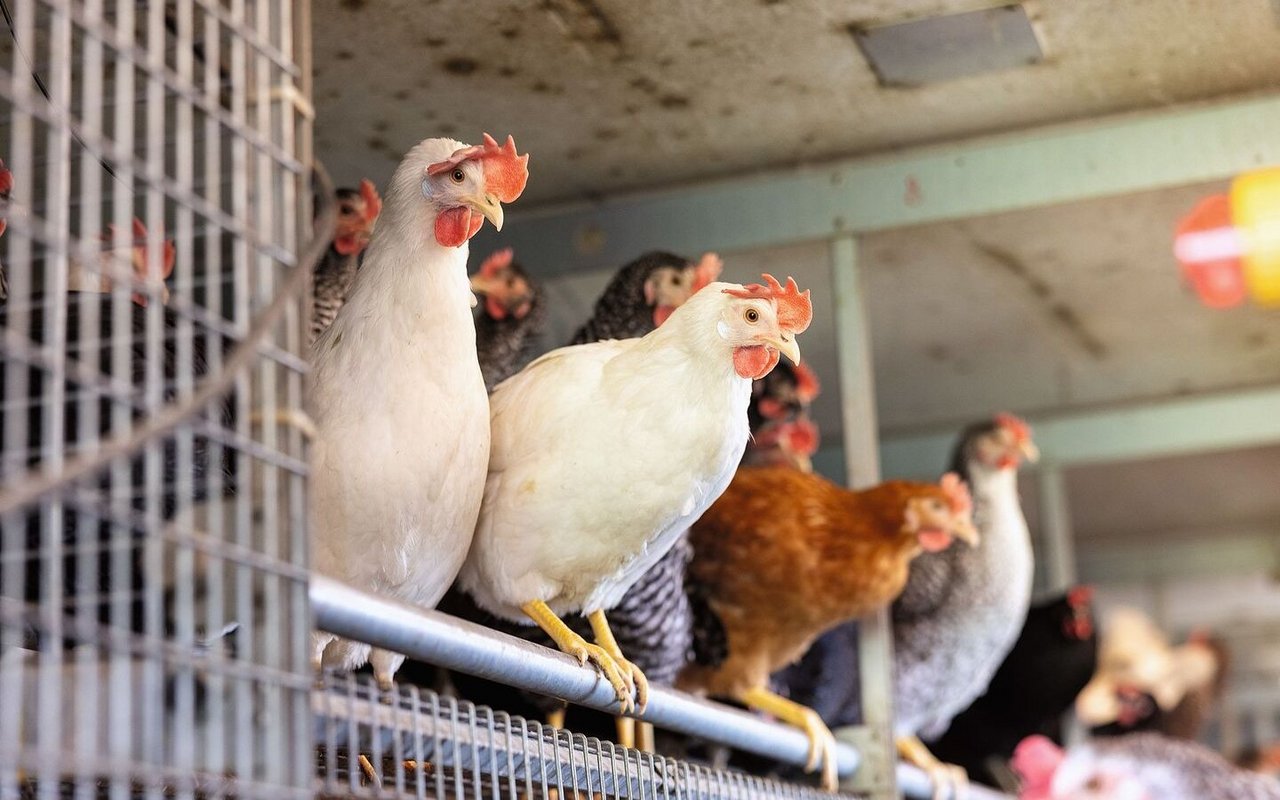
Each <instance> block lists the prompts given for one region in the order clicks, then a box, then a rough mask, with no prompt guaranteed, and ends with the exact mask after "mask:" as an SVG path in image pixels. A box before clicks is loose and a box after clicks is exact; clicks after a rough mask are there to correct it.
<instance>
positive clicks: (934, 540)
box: [916, 528, 951, 553]
mask: <svg viewBox="0 0 1280 800" xmlns="http://www.w3.org/2000/svg"><path fill="white" fill-rule="evenodd" d="M916 538H918V539H919V540H920V546H921V547H923V548H924V551H925V552H926V553H941V552H942V551H943V550H946V549H947V548H948V547H950V546H951V534H949V533H947V532H946V531H943V530H938V529H937V528H925V529H924V530H922V531H920V532H919V533H918V534H916Z"/></svg>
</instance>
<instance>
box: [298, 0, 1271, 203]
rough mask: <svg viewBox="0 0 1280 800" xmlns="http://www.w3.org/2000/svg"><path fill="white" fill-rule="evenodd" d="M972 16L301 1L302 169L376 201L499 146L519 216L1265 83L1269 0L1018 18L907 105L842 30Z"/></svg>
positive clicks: (957, 7) (1057, 6)
mask: <svg viewBox="0 0 1280 800" xmlns="http://www.w3.org/2000/svg"><path fill="white" fill-rule="evenodd" d="M993 5H998V3H995V2H991V1H990V0H838V1H836V0H754V1H751V2H748V0H700V1H699V2H696V3H658V2H634V0H541V2H539V3H528V2H515V1H514V0H492V1H491V2H485V3H457V2H440V1H439V0H429V1H426V2H424V0H382V1H381V2H370V0H317V1H316V2H315V3H314V20H315V26H314V27H315V54H316V57H315V65H316V71H315V74H316V82H315V97H316V106H317V111H318V118H317V124H316V136H317V144H318V152H319V155H320V157H321V158H322V159H323V160H324V161H325V162H326V163H327V165H328V166H329V168H330V170H331V171H332V172H333V174H334V175H335V176H336V177H337V178H338V179H339V180H340V181H342V182H344V183H351V184H353V185H354V183H355V181H356V180H357V179H358V178H360V177H362V176H368V177H371V178H373V179H374V180H375V181H377V182H379V183H381V182H383V181H385V179H386V178H387V177H388V176H389V175H390V173H391V170H392V169H393V167H394V165H395V163H396V162H397V161H398V160H399V158H400V156H401V155H402V154H403V153H404V151H406V150H407V149H408V148H409V147H410V146H411V145H413V144H414V143H416V142H417V141H419V140H420V139H422V138H425V137H428V136H433V135H451V136H454V137H456V138H462V139H465V140H472V141H474V140H476V139H478V138H479V134H480V131H482V130H488V131H491V132H493V133H495V134H499V135H500V134H505V133H507V132H511V133H514V134H515V136H516V139H517V141H518V142H519V143H520V145H521V147H522V148H527V149H528V151H529V152H530V153H531V154H532V161H531V171H532V179H531V180H530V183H529V188H528V191H527V192H526V196H525V199H524V203H526V204H537V203H542V202H546V201H551V200H566V199H574V198H584V197H592V196H598V195H601V194H607V193H613V192H617V191H622V190H629V189H635V188H639V187H647V186H657V185H670V184H672V183H678V182H684V181H691V180H696V179H699V178H706V177H710V176H718V175H726V174H741V173H743V172H747V171H753V170H758V169H762V168H767V167H773V166H779V165H786V164H794V163H797V162H805V161H817V160H823V159H829V158H832V157H836V156H842V155H851V154H858V153H866V152H870V151H879V150H886V149H890V148H895V147H901V146H905V145H912V144H919V143H923V142H930V141H941V140H951V139H956V138H960V137H965V136H970V135H975V134H980V133H986V132H994V131H1003V130H1010V129H1017V128H1024V127H1027V126H1031V125H1036V124H1042V123H1048V122H1057V121H1064V120H1071V119H1080V118H1087V117H1091V116H1097V115H1101V114H1107V113H1113V112H1119V111H1127V110H1132V109H1139V108H1148V107H1155V106H1163V105H1168V104H1174V103H1182V102H1188V101H1195V100H1200V99H1205V98H1210V97H1216V96H1221V95H1224V94H1231V93H1239V92H1249V91H1256V90H1265V89H1272V88H1276V87H1277V86H1280V26H1277V18H1276V12H1275V9H1274V6H1273V4H1272V3H1271V2H1270V1H1269V0H1237V1H1235V2H1232V3H1230V4H1229V5H1230V13H1224V10H1225V9H1224V4H1223V3H1221V2H1219V0H1125V2H1115V0H1071V2H1062V1H1059V2H1040V1H1038V0H1032V1H1031V2H1027V3H1025V6H1026V9H1027V12H1028V14H1029V16H1030V18H1031V20H1032V22H1033V25H1034V26H1035V29H1036V31H1037V33H1038V35H1039V38H1040V42H1041V46H1042V48H1043V50H1044V52H1045V60H1044V61H1043V62H1042V63H1038V64H1035V65H1030V66H1026V67H1022V68H1016V69H1009V70H1003V71H999V72H990V73H986V74H981V75H974V76H970V77H966V78H960V79H956V80H952V81H946V82H942V83H936V84H929V85H925V86H920V87H915V88H885V87H882V86H881V85H879V83H878V82H877V79H876V77H875V74H874V73H873V71H872V70H871V69H870V67H869V66H868V64H867V63H866V61H865V59H864V58H863V56H862V53H861V52H860V51H859V49H858V48H857V46H856V44H855V42H854V39H853V37H852V36H851V34H850V26H851V25H858V26H870V25H877V24H880V23H885V22H893V21H899V20H903V19H907V18H913V17H919V16H928V15H935V14H942V13H950V12H958V11H966V10H971V9H975V8H982V7H989V6H993Z"/></svg>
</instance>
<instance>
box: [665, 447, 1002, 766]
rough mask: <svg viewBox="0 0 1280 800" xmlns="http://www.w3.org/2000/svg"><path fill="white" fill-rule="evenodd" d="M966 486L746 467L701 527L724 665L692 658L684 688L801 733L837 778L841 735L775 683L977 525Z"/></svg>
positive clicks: (814, 757)
mask: <svg viewBox="0 0 1280 800" xmlns="http://www.w3.org/2000/svg"><path fill="white" fill-rule="evenodd" d="M969 513H970V502H969V493H968V490H967V489H966V488H965V486H964V484H963V483H962V482H961V481H960V480H959V478H958V477H957V476H955V475H954V474H948V475H946V476H945V477H943V479H942V481H941V483H940V484H927V483H915V482H908V481H888V482H886V483H882V484H880V485H879V486H875V487H872V488H870V489H866V490H863V491H851V490H848V489H843V488H841V487H839V486H837V485H836V484H834V483H832V482H830V481H828V480H826V479H825V478H822V477H820V476H818V475H812V474H806V473H804V472H800V471H798V470H794V469H791V468H788V467H779V466H774V467H744V468H742V469H740V470H738V473H737V475H736V476H735V477H734V479H733V482H732V483H731V484H730V485H729V488H728V490H726V491H725V493H724V494H723V495H721V497H720V499H719V500H717V501H716V502H715V503H714V504H713V505H712V506H711V508H710V509H709V510H708V511H707V512H706V513H705V514H704V515H703V516H702V518H701V519H700V520H699V521H698V522H697V523H696V524H695V525H694V526H693V529H692V531H691V534H690V536H691V541H692V544H693V548H694V557H693V561H692V563H691V564H690V567H689V571H690V580H691V582H692V583H693V584H694V585H695V586H696V587H697V589H698V591H700V592H701V593H702V594H703V596H704V597H705V599H706V601H707V604H708V605H709V607H710V609H711V611H713V612H714V613H715V616H716V617H718V619H719V622H720V623H721V624H722V625H723V627H724V634H725V637H726V645H727V647H726V651H727V652H726V653H724V658H722V659H719V660H718V662H717V663H707V662H695V663H692V664H690V665H688V666H687V667H686V668H685V670H684V671H683V672H682V674H681V676H680V680H679V683H678V685H679V686H680V688H682V689H685V690H687V691H692V692H697V693H701V694H707V695H712V696H717V697H725V698H730V699H734V700H738V701H740V702H742V703H745V704H746V705H748V706H750V707H752V708H756V709H759V710H761V711H764V712H766V713H769V714H772V715H773V716H775V717H777V718H779V719H781V720H783V721H786V722H789V723H791V724H793V725H796V726H798V727H800V728H802V729H804V730H805V732H806V733H807V734H808V736H809V738H810V746H811V750H810V759H809V764H808V768H809V769H811V770H813V769H816V768H817V766H818V765H819V763H821V764H822V767H823V782H824V784H825V785H826V786H827V787H828V788H834V785H835V761H834V758H833V756H834V739H833V738H832V736H831V732H830V731H829V730H828V729H827V727H826V726H825V725H824V724H823V723H822V720H821V719H820V718H819V717H818V715H817V714H816V713H814V712H813V711H812V710H811V709H809V708H806V707H804V706H801V705H799V704H797V703H793V702H791V701H789V700H786V699H785V698H782V697H780V696H778V695H776V694H774V693H772V692H770V691H769V690H768V688H767V687H768V683H769V676H770V674H771V673H773V672H775V671H777V670H778V669H780V668H782V667H784V666H786V665H787V664H789V663H791V662H793V661H795V660H796V659H798V658H799V657H800V656H801V655H803V654H804V652H805V650H806V649H808V647H809V645H810V644H811V643H812V642H813V640H814V639H815V638H817V637H818V636H819V635H820V634H821V633H823V632H824V631H826V630H827V629H829V628H831V627H833V626H835V625H838V624H840V623H842V622H846V621H848V620H851V619H855V618H857V617H860V616H863V615H865V614H867V613H869V612H871V611H874V610H876V609H878V608H881V607H883V606H886V605H888V604H889V603H890V602H892V601H893V599H894V598H895V597H897V595H898V593H899V592H901V591H902V588H903V586H904V585H905V583H906V580H907V566H908V564H909V563H910V562H911V559H912V558H914V557H915V556H916V555H918V554H919V553H921V552H923V551H924V550H931V551H936V550H941V549H944V548H946V547H947V546H949V545H950V544H951V540H952V538H953V537H956V538H961V539H964V540H965V541H967V542H969V543H970V544H975V543H976V541H977V531H976V530H975V529H974V527H973V523H972V521H971V519H970V516H969Z"/></svg>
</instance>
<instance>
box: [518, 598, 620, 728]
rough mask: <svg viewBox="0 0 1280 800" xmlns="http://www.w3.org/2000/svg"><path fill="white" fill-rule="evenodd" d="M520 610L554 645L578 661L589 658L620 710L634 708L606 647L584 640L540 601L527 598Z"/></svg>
mask: <svg viewBox="0 0 1280 800" xmlns="http://www.w3.org/2000/svg"><path fill="white" fill-rule="evenodd" d="M520 610H522V611H524V613H525V614H528V615H529V618H530V619H532V620H533V621H534V622H536V623H538V627H539V628H542V629H543V630H544V631H546V632H547V635H548V636H550V637H551V641H553V642H555V643H556V647H559V648H560V650H561V651H563V652H565V653H568V654H569V655H571V656H573V657H574V658H576V659H577V660H578V663H579V664H585V663H587V662H588V661H590V662H591V663H593V664H595V665H596V667H597V668H598V669H599V670H600V673H601V674H602V675H604V678H605V680H607V681H609V685H610V686H612V687H613V690H614V692H616V693H617V695H618V702H619V703H621V704H622V711H623V713H626V712H627V711H629V710H631V708H633V707H634V704H633V703H632V700H631V691H630V689H629V688H628V687H629V682H628V681H627V680H624V679H623V677H622V671H621V669H619V667H618V663H617V662H616V661H615V660H614V658H613V656H612V655H610V654H609V652H608V651H607V650H605V649H604V648H603V647H600V646H599V645H594V644H590V643H588V642H587V640H586V639H583V638H582V637H581V636H579V635H578V634H576V633H574V632H573V630H572V629H571V628H570V627H569V626H568V625H565V624H564V620H562V619H560V618H559V617H557V616H556V612H554V611H552V610H551V608H550V607H549V606H548V605H547V604H546V603H544V602H542V601H541V600H530V601H529V602H527V603H525V604H524V605H522V606H520Z"/></svg>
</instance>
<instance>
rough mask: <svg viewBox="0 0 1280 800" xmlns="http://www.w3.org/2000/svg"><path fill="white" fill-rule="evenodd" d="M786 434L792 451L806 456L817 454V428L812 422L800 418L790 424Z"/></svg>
mask: <svg viewBox="0 0 1280 800" xmlns="http://www.w3.org/2000/svg"><path fill="white" fill-rule="evenodd" d="M787 433H788V434H789V438H790V440H791V449H792V451H794V452H796V453H802V454H804V455H806V456H811V455H813V454H814V453H816V452H818V426H817V425H815V424H814V423H813V421H812V420H809V419H806V418H805V417H801V418H800V419H798V420H796V421H795V422H793V423H791V430H789V431H788V432H787Z"/></svg>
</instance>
